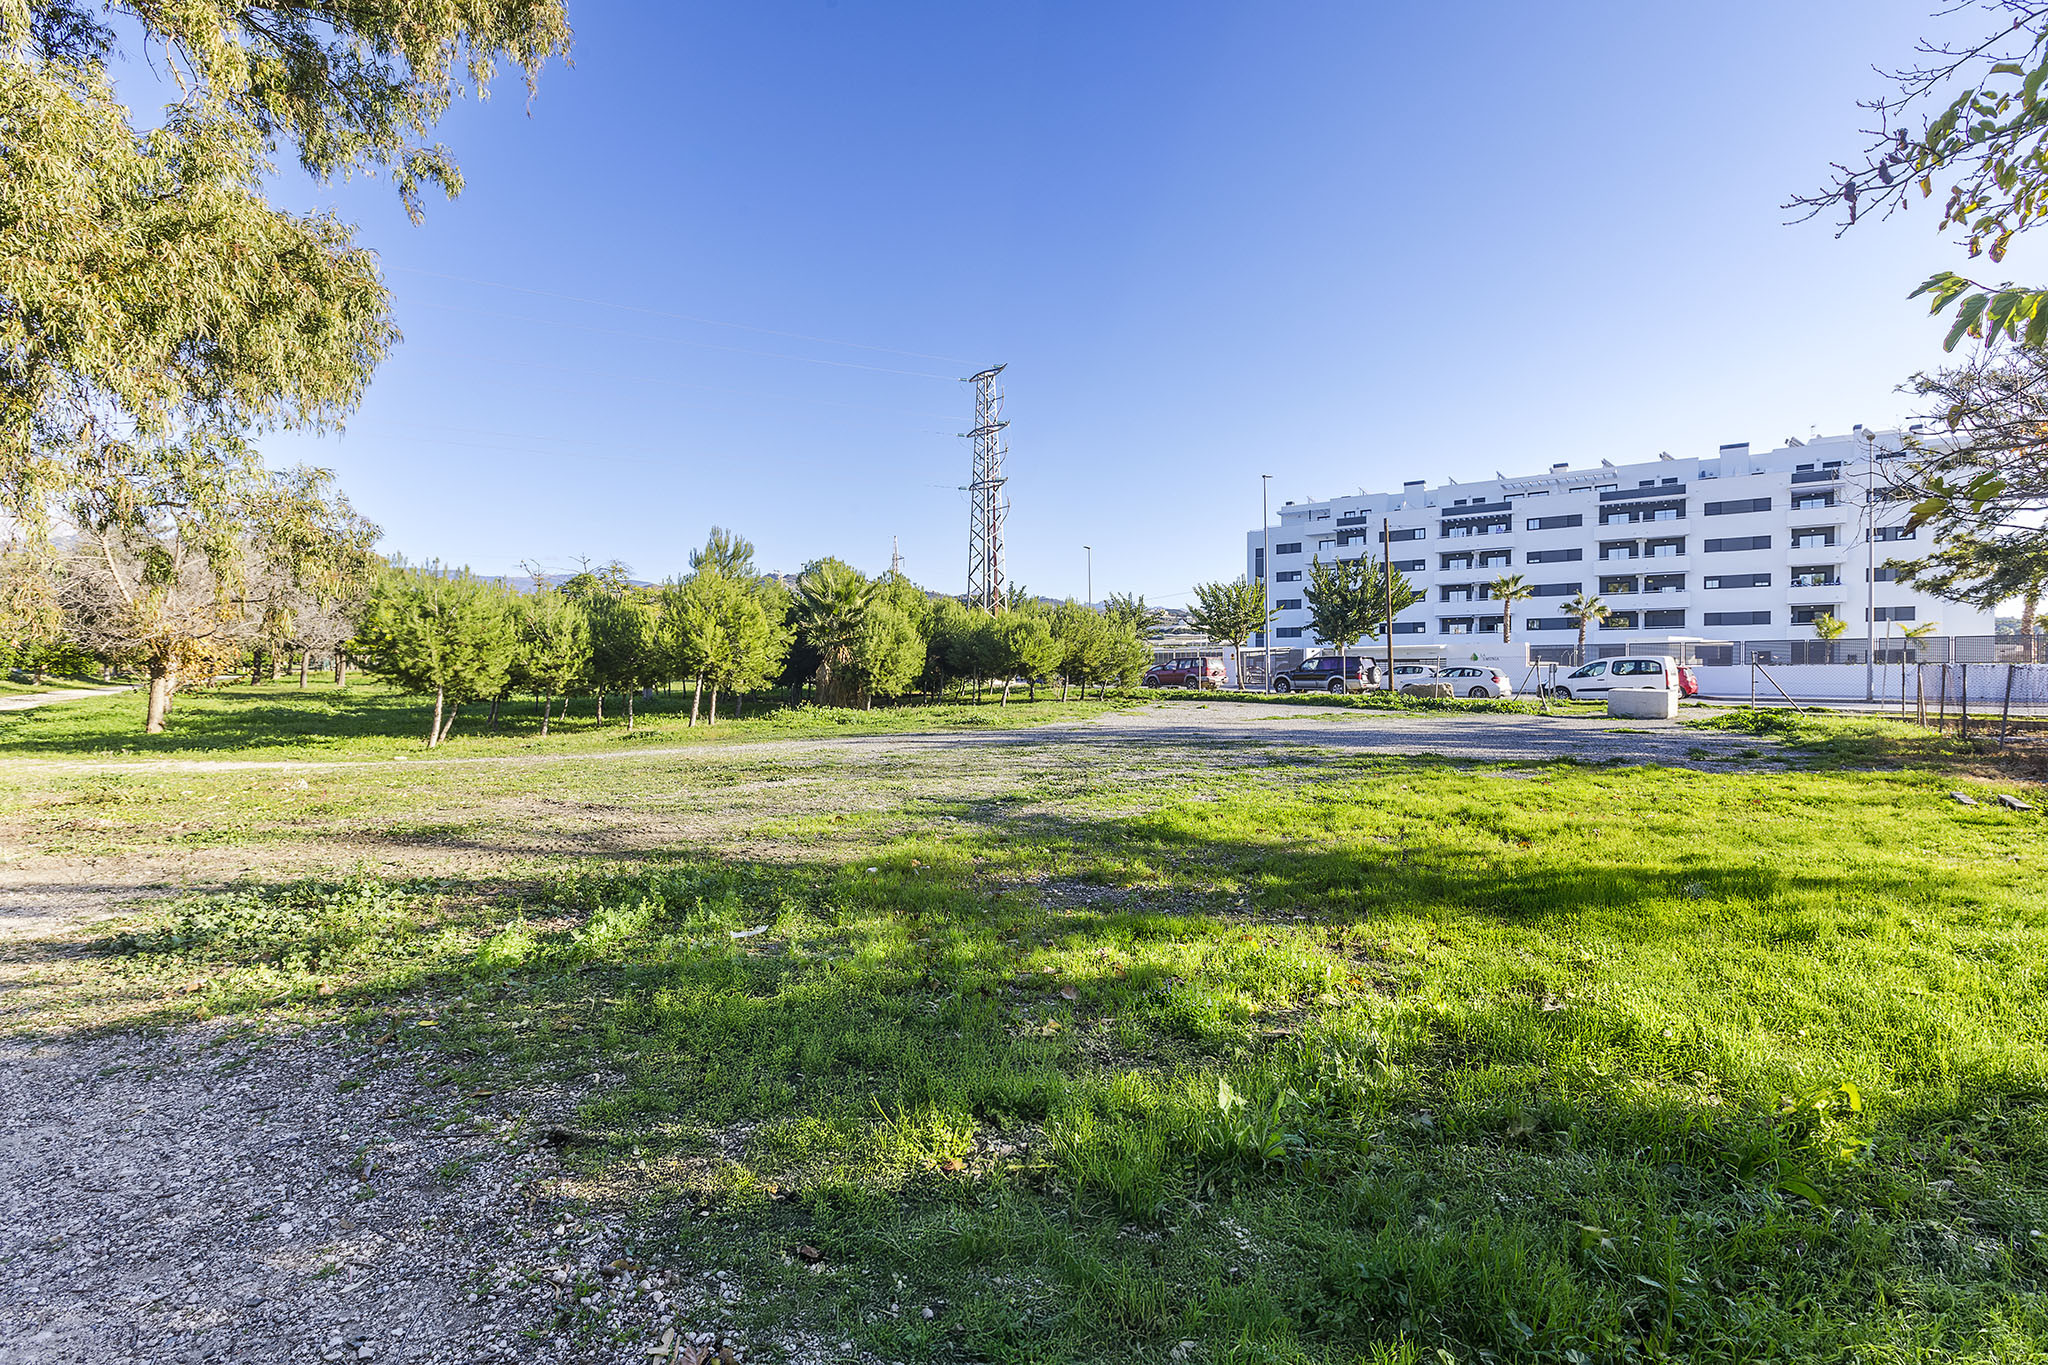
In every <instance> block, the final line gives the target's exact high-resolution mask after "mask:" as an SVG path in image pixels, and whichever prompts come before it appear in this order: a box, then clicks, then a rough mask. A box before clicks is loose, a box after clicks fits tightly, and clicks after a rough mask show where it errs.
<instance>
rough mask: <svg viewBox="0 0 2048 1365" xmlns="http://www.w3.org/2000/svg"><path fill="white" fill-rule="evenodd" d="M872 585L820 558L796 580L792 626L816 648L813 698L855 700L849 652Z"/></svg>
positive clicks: (862, 622) (871, 598)
mask: <svg viewBox="0 0 2048 1365" xmlns="http://www.w3.org/2000/svg"><path fill="white" fill-rule="evenodd" d="M876 589H877V585H876V584H875V583H873V582H871V581H869V579H868V577H867V575H865V574H863V573H862V572H861V571H860V570H858V569H856V568H854V567H853V566H852V565H851V564H848V563H845V562H844V561H842V560H837V559H821V560H818V561H817V562H816V563H814V564H811V565H809V566H808V567H806V568H805V569H804V571H803V573H802V575H801V576H800V577H798V579H797V581H796V629H797V633H798V634H799V635H801V636H802V637H803V639H804V643H805V644H808V645H809V646H810V647H811V648H813V649H815V650H817V651H818V661H819V662H818V701H819V703H820V704H821V705H824V706H854V705H857V704H858V703H859V701H860V698H859V696H858V690H859V689H858V688H857V686H855V684H853V683H852V682H851V681H850V679H851V676H852V671H853V651H854V647H855V645H856V644H857V643H858V642H859V640H860V633H861V630H862V628H863V627H864V626H865V625H866V624H867V618H868V607H869V605H870V604H871V603H872V602H873V601H874V598H875V593H876Z"/></svg>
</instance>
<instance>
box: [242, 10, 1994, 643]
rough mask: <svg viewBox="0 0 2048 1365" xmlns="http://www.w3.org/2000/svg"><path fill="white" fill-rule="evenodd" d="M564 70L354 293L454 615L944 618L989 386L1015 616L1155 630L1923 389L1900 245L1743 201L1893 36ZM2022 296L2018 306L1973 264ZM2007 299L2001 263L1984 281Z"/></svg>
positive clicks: (853, 57)
mask: <svg viewBox="0 0 2048 1365" xmlns="http://www.w3.org/2000/svg"><path fill="white" fill-rule="evenodd" d="M572 19H573V21H574V23H575V25H576V47H575V64H574V66H573V67H569V68H563V67H560V66H557V67H554V68H552V69H550V70H549V71H548V72H546V74H545V75H544V76H543V78H542V81H541V85H540V91H539V94H538V97H537V98H536V99H534V100H533V101H532V103H531V105H530V106H528V105H526V104H525V102H524V100H523V99H522V96H521V92H520V91H519V90H518V88H517V86H516V85H504V86H501V88H500V89H499V91H498V93H497V94H496V95H495V96H494V97H493V98H492V99H491V100H490V101H489V102H488V103H485V104H481V105H479V104H474V103H471V104H464V105H462V106H460V107H458V108H457V110H456V111H455V112H454V113H453V114H452V115H451V117H450V118H449V119H448V120H447V122H446V124H445V125H444V127H443V130H442V134H443V139H444V140H445V141H446V142H447V143H448V144H449V145H450V146H451V147H453V149H454V150H455V152H456V153H457V155H458V157H459V159H460V160H461V162H462V165H463V168H464V171H465V173H466V175H467V177H468V188H467V190H466V191H465V192H464V194H463V195H462V197H461V198H460V199H459V200H457V201H455V202H454V203H443V204H434V205H430V207H429V212H428V218H427V221H426V223H425V224H424V225H423V226H420V227H414V226H411V225H409V224H408V223H407V222H406V221H405V218H404V216H403V215H402V213H400V211H399V210H398V207H397V205H396V203H395V200H394V197H393V196H392V195H391V194H390V191H389V186H388V185H386V184H384V183H382V182H377V181H363V180H357V181H355V182H351V183H346V184H336V185H331V186H312V185H307V184H305V183H303V182H302V181H299V180H296V179H293V178H291V177H286V178H285V180H284V181H283V182H282V187H281V188H282V193H283V195H284V196H285V197H286V199H287V200H288V201H289V202H292V203H294V204H298V205H301V206H305V205H314V204H318V205H328V206H332V207H334V208H336V209H337V210H338V211H340V212H341V213H342V214H343V215H344V216H346V217H348V218H349V219H351V220H353V221H355V222H357V223H358V224H360V228H361V236H362V239H363V240H364V241H365V242H366V243H368V244H370V245H372V246H374V247H375V248H376V249H377V250H378V251H379V252H380V254H381V256H382V259H383V262H384V265H385V268H386V272H387V278H388V280H389V283H390V285H391V286H392V289H393V291H394V293H395V295H396V300H397V308H398V316H399V322H400V325H401V326H402V327H403V329H404V332H405V336H406V340H405V342H404V344H403V345H402V346H401V347H400V348H399V349H398V350H397V352H396V353H395V354H394V355H393V356H392V358H391V359H390V360H389V361H388V362H386V364H385V365H384V367H383V368H382V370H381V371H380V372H379V374H378V375H377V377H376V380H375V382H374V383H373V385H372V386H371V389H370V393H369V397H368V400H367V401H366V402H365V404H364V405H363V407H362V409H361V410H360V412H358V413H357V414H356V415H355V416H354V417H353V419H352V420H351V421H350V422H349V424H348V429H347V431H346V433H345V434H344V435H342V436H339V437H326V438H320V439H314V438H311V437H305V436H278V437H273V438H271V439H270V440H269V442H268V449H269V450H270V452H271V454H272V458H273V460H274V461H288V460H297V459H306V460H311V461H314V462H317V463H320V464H323V465H326V466H329V467H331V468H333V469H334V470H336V471H337V473H338V474H339V475H340V477H341V480H342V483H343V485H344V487H346V488H347V489H348V490H349V492H350V493H351V495H352V496H353V497H354V499H355V501H356V502H357V504H358V505H359V506H360V507H361V508H362V509H363V510H364V511H365V512H367V513H368V514H369V515H371V516H372V517H374V518H375V519H376V520H377V521H379V522H380V523H381V524H382V525H383V526H384V527H385V528H386V533H387V539H386V546H387V548H389V549H392V550H396V551H401V552H403V553H405V554H406V555H408V556H409V557H412V558H414V559H422V558H429V557H437V558H439V559H441V560H443V561H444V562H451V563H466V564H469V565H472V566H474V567H475V568H477V569H478V570H480V571H484V572H492V573H499V572H515V571H516V569H517V565H518V564H519V563H520V562H521V561H523V560H533V561H539V562H542V563H545V564H547V565H550V566H556V567H561V566H567V565H572V564H573V563H575V562H576V560H577V559H578V558H579V557H582V556H588V557H590V558H591V559H593V560H596V561H604V560H609V559H613V558H617V559H620V560H623V561H625V562H626V563H627V564H629V565H631V566H632V567H633V569H634V570H635V572H636V573H637V574H639V575H641V576H643V577H648V578H660V577H663V576H666V575H668V574H672V573H679V572H682V571H683V570H684V569H685V568H686V563H687V561H686V555H687V552H688V549H689V547H690V546H692V545H693V544H696V543H698V542H700V541H701V540H702V538H703V535H704V532H705V530H706V529H707V528H708V527H709V526H710V525H712V524H713V523H717V524H721V525H726V526H731V527H733V528H735V529H737V530H739V531H741V532H743V533H744V534H746V535H747V536H749V537H751V538H752V539H753V540H754V541H755V542H756V544H757V545H758V546H759V547H760V558H761V561H762V562H763V563H764V564H765V565H767V566H771V567H776V568H784V569H792V570H793V569H796V568H798V567H800V566H801V565H802V563H803V562H804V561H805V560H807V559H810V558H815V557H817V556H820V555H824V554H836V555H839V556H841V557H843V558H846V559H848V560H850V561H852V562H853V563H854V564H856V565H858V566H860V567H862V568H864V569H868V570H870V571H879V570H881V569H883V568H885V567H886V566H887V564H888V559H889V549H890V538H891V537H892V536H896V537H899V538H900V540H901V544H902V551H903V556H904V559H905V562H906V567H907V569H908V570H909V572H910V573H911V574H912V575H913V576H914V577H916V578H917V579H918V580H919V581H921V582H923V583H925V584H927V585H928V586H931V587H935V588H940V589H945V590H949V591H958V590H959V589H960V588H961V587H962V586H963V580H964V576H965V568H964V565H965V559H966V518H967V509H966V502H965V495H964V494H963V493H961V492H960V491H959V485H961V484H963V483H965V482H966V473H967V464H968V447H967V442H965V441H963V440H961V439H959V438H958V437H957V435H956V434H955V433H958V432H961V431H964V430H966V429H967V427H968V425H969V417H970V414H971V407H970V391H969V389H968V386H966V385H964V384H962V383H959V382H958V377H959V376H962V375H966V374H968V373H970V372H972V371H973V370H975V369H978V368H981V367H982V366H985V365H988V364H992V363H995V362H997V361H1004V362H1007V363H1008V365H1009V370H1008V372H1007V374H1006V375H1005V379H1006V381H1007V390H1008V404H1007V409H1006V415H1007V416H1008V417H1009V418H1010V420H1011V424H1012V425H1011V427H1010V431H1009V437H1010V459H1009V463H1010V476H1011V484H1010V492H1011V499H1012V503H1013V511H1012V514H1011V519H1010V527H1009V561H1010V577H1011V578H1012V580H1013V581H1017V582H1021V583H1023V584H1025V585H1027V586H1028V587H1030V588H1031V589H1032V590H1033V591H1036V592H1041V593H1046V594H1051V595H1065V594H1075V595H1079V594H1080V593H1081V592H1082V590H1083V582H1084V578H1083V574H1084V557H1083V553H1082V548H1081V547H1082V546H1083V545H1084V544H1092V545H1093V546H1094V587H1095V591H1096V593H1097V594H1098V595H1101V594H1103V593H1106V592H1108V591H1111V590H1128V591H1138V592H1143V593H1145V594H1146V595H1147V596H1148V597H1150V598H1152V599H1153V600H1155V601H1164V602H1167V603H1173V604H1178V603H1180V602H1183V601H1185V598H1186V593H1187V589H1188V588H1189V586H1190V585H1191V584H1192V583H1194V582H1196V581H1198V580H1201V579H1205V578H1215V577H1228V576H1233V575H1235V574H1236V573H1238V572H1240V571H1241V570H1242V544H1243V539H1242V537H1243V533H1244V532H1245V531H1246V530H1248V529H1250V528H1251V527H1252V526H1254V525H1256V523H1257V520H1258V509H1259V479H1258V476H1259V475H1260V474H1261V473H1271V474H1273V475H1274V476H1275V478H1274V482H1273V488H1274V501H1275V503H1276V504H1277V503H1278V502H1280V501H1282V500H1285V499H1289V498H1294V499H1300V498H1306V497H1310V496H1324V497H1327V496H1331V495H1335V494H1338V493H1342V492H1347V491H1351V490H1353V489H1356V488H1359V487H1361V486H1363V487H1386V486H1388V485H1391V484H1397V483H1399V482H1401V481H1402V480H1403V479H1407V478H1428V479H1430V480H1431V481H1433V482H1434V481H1437V480H1439V479H1441V478H1442V477H1444V476H1446V475H1449V476H1452V477H1464V476H1472V477H1483V476H1485V475H1489V474H1491V473H1492V472H1493V471H1494V470H1496V469H1500V470H1506V471H1508V472H1510V473H1512V472H1515V471H1517V470H1528V469H1535V468H1540V467H1543V466H1545V465H1547V464H1549V463H1550V462H1552V461H1553V460H1569V461H1571V462H1573V463H1574V464H1580V463H1593V462H1596V461H1598V460H1599V459H1601V458H1603V457H1604V458H1609V459H1613V460H1616V461H1617V462H1619V461H1622V460H1627V459H1640V458H1647V457H1649V456H1653V455H1655V454H1656V453H1657V452H1658V451H1660V450H1668V451H1670V452H1672V453H1673V454H1679V455H1685V454H1697V453H1704V452H1708V451H1710V450H1711V449H1712V447H1714V446H1715V445H1718V444H1719V443H1721V442H1723V441H1737V440H1750V441H1753V442H1757V443H1759V444H1762V443H1773V442H1776V441H1777V440H1779V439H1781V438H1783V437H1785V436H1787V435H1800V436H1804V435H1807V434H1808V433H1809V432H1811V431H1812V430H1814V429H1816V428H1818V429H1820V430H1822V431H1829V432H1834V431H1844V430H1847V429H1848V428H1849V427H1850V426H1851V425H1853V424H1854V423H1857V422H1866V423H1873V424H1881V423H1885V422H1888V421H1890V420H1893V419H1895V418H1897V417H1898V416H1900V415H1901V414H1903V413H1904V412H1905V411H1906V403H1905V400H1904V399H1903V398H1902V397H1901V396H1899V395H1898V394H1896V393H1895V392H1894V390H1895V388H1896V386H1897V385H1898V384H1899V383H1900V381H1902V380H1903V379H1905V378H1906V377H1907V376H1908V375H1909V374H1911V373H1912V372H1913V371H1914V370H1916V369H1919V368H1923V367H1926V366H1928V365H1931V364H1934V363H1936V362H1937V361H1938V360H1939V359H1940V352H1939V339H1940V331H1939V329H1938V328H1937V327H1936V326H1935V325H1934V324H1933V323H1931V322H1929V321H1928V320H1926V319H1925V317H1924V315H1923V312H1922V310H1921V309H1920V307H1919V306H1918V305H1914V304H1908V303H1906V302H1905V300H1904V296H1905V294H1906V292H1907V291H1908V290H1909V289H1910V288H1911V287H1912V285H1913V284H1914V283H1916V282H1917V281H1919V280H1920V279H1921V278H1923V277H1924V276H1925V275H1927V274H1928V273H1930V272H1931V271H1933V270H1935V269H1938V268H1943V267H1945V266H1950V265H1953V264H1955V263H1956V261H1957V259H1958V253H1957V252H1956V251H1955V250H1954V249H1953V248H1951V247H1949V246H1948V245H1946V244H1945V243H1943V242H1942V241H1941V240H1940V239H1939V238H1938V237H1937V236H1936V234H1935V233H1934V231H1933V215H1932V214H1928V213H1924V212H1920V211H1915V212H1914V213H1911V214H1909V215H1907V216H1906V217H1904V218H1903V219H1900V220H1896V221H1894V222H1891V223H1886V224H1872V225H1870V226H1868V227H1866V228H1859V229H1858V230H1857V231H1856V232H1854V233H1851V234H1849V235H1848V236H1847V237H1845V238H1842V239H1840V240H1837V239H1836V238H1835V237H1834V236H1833V235H1832V234H1831V232H1830V230H1829V229H1828V228H1826V227H1825V226H1822V225H1817V224H1809V225H1806V226H1803V227H1790V226H1785V225H1784V219H1785V216H1786V215H1785V214H1784V213H1783V212H1782V211H1781V210H1780V207H1779V206H1780V205H1781V204H1782V203H1783V202H1784V200H1785V198H1786V197H1787V195H1788V194H1790V193H1791V192H1793V191H1796V190H1800V189H1805V188H1808V187H1810V186H1811V185H1813V184H1815V183H1816V182H1817V181H1818V179H1819V177H1820V174H1821V172H1822V171H1823V169H1824V168H1825V165H1826V163H1827V162H1828V161H1829V160H1830V159H1833V158H1841V157H1845V156H1846V155H1848V154H1849V153H1851V152H1852V151H1853V150H1855V148H1856V146H1857V145H1858V139H1857V138H1856V136H1855V129H1856V128H1857V127H1858V126H1859V124H1858V119H1857V113H1858V111H1857V110H1856V109H1855V108H1854V101H1855V100H1856V98H1858V97H1859V96H1867V95H1869V94H1871V93H1873V92H1874V91H1876V90H1877V89H1878V88H1879V80H1878V77H1877V76H1875V75H1874V74H1873V72H1872V70H1871V68H1872V66H1873V65H1877V64H1885V63H1896V62H1898V61H1900V60H1902V59H1903V58H1904V57H1905V56H1906V55H1907V53H1908V51H1909V48H1910V45H1911V43H1912V41H1913V39H1914V38H1915V37H1916V36H1919V35H1920V34H1922V33H1924V32H1926V31H1928V30H1929V27H1930V21H1929V20H1928V19H1927V18H1926V12H1925V0H1923V3H1922V4H1919V5H1912V4H1892V3H1887V2H1886V0H1854V2H1853V3H1851V2H1848V0H1843V2H1840V3H1837V2H1835V0H1805V2H1804V3H1801V4H1797V5H1787V4H1783V3H1769V4H1766V3H1730V4H1725V5H1720V6H1714V7H1710V8H1701V7H1680V6H1664V5H1642V4H1639V3H1638V4H1620V3H1615V4H1568V5H1560V6H1541V7H1538V6H1530V5H1526V4H1480V3H1474V4H1468V5H1464V6H1416V5H1401V6H1394V5H1379V4H1364V3H1346V4H1328V5H1312V4H1285V5H1274V6H1266V5H1260V6H1251V5H1244V4H1203V3H1195V4H1173V5H1167V4H1118V5H1099V6H1081V5H1071V4H1070V5H1047V4H1031V3H1022V2H1021V0H1020V3H1015V4H1011V5H1006V6H1000V7H997V6H959V5H939V4H912V3H892V4H888V5H882V4H873V3H852V2H851V0H842V2H841V3H836V4H827V3H823V0H802V2H792V3H786V4H778V5H746V4H740V3H737V2H736V0H735V2H734V3H724V4H696V3H688V4H666V3H663V4H626V3H617V2H614V3H602V2H594V0H585V3H580V4H574V5H572ZM2016 267H2018V263H2017V261H2016ZM2018 268H2019V273H2021V274H2024V273H2025V272H2024V268H2023V267H2018Z"/></svg>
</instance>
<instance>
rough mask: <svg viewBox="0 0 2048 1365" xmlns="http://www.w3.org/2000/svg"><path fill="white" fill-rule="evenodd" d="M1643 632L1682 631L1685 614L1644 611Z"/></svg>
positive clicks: (1679, 612)
mask: <svg viewBox="0 0 2048 1365" xmlns="http://www.w3.org/2000/svg"><path fill="white" fill-rule="evenodd" d="M1643 628H1644V629H1645V630H1684V629H1685V613H1684V612H1682V611H1646V612H1644V613H1643Z"/></svg>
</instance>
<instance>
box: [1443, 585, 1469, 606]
mask: <svg viewBox="0 0 2048 1365" xmlns="http://www.w3.org/2000/svg"><path fill="white" fill-rule="evenodd" d="M1437 600H1438V601H1440V602H1470V601H1471V600H1472V585H1471V584H1470V583H1446V584H1445V585H1444V586H1443V587H1442V588H1441V589H1440V590H1439V595H1438V598H1437Z"/></svg>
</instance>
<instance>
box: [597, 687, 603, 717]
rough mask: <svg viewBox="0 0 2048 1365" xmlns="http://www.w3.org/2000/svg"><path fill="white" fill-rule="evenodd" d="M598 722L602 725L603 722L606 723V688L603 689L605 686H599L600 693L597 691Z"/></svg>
mask: <svg viewBox="0 0 2048 1365" xmlns="http://www.w3.org/2000/svg"><path fill="white" fill-rule="evenodd" d="M597 723H598V724H599V725H602V724H604V689H603V688H599V689H598V693H597Z"/></svg>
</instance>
